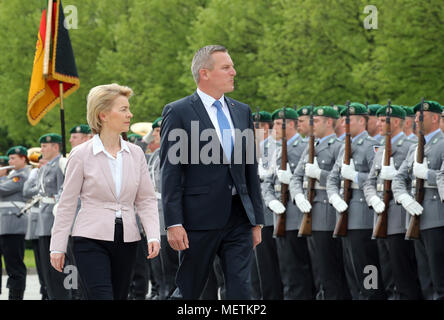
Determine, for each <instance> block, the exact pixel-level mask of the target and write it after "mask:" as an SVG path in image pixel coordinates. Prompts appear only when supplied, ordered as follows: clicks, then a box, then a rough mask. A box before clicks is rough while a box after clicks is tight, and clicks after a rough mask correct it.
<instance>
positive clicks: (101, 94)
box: [86, 83, 133, 134]
mask: <svg viewBox="0 0 444 320" xmlns="http://www.w3.org/2000/svg"><path fill="white" fill-rule="evenodd" d="M132 95H133V90H132V89H131V88H130V87H126V86H121V85H118V84H117V83H112V84H104V85H100V86H97V87H94V88H92V89H91V90H90V91H89V93H88V97H87V98H86V101H87V103H86V120H87V121H88V125H89V126H90V127H91V130H92V132H93V133H94V134H95V133H100V131H101V130H102V121H101V120H100V117H99V114H100V112H104V111H108V110H110V109H111V106H112V103H113V101H114V100H115V99H116V98H117V97H118V96H124V97H127V98H128V99H129V98H130V97H131V96H132Z"/></svg>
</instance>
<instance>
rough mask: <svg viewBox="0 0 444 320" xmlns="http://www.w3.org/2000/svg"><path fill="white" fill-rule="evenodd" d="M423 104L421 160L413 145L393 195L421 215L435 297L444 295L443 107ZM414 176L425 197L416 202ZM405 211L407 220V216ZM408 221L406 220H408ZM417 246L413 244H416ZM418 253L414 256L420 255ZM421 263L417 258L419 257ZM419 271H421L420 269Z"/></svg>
mask: <svg viewBox="0 0 444 320" xmlns="http://www.w3.org/2000/svg"><path fill="white" fill-rule="evenodd" d="M420 107H421V103H419V104H417V105H416V106H415V107H414V111H415V113H416V119H415V121H416V126H417V127H418V128H419V125H420V123H419V114H420V112H419V110H420ZM423 108H424V122H423V124H424V135H425V136H424V137H425V142H426V144H425V146H424V161H423V163H418V162H416V150H417V147H415V146H412V147H411V148H410V150H409V154H408V156H407V158H406V160H405V161H404V162H403V163H402V165H401V167H400V168H399V170H398V174H397V175H396V176H395V178H394V180H393V182H392V190H393V195H394V198H395V200H396V202H397V203H400V204H401V205H402V206H403V207H404V209H405V210H406V211H407V213H408V214H409V215H420V230H421V232H420V240H415V242H417V241H419V242H420V243H421V244H422V245H423V246H424V248H425V256H426V257H425V258H426V259H427V262H428V265H429V270H430V277H431V280H432V284H433V288H434V291H435V297H434V298H435V299H439V300H442V299H444V273H443V272H442V270H444V246H442V243H444V203H443V201H442V200H443V195H444V193H443V190H444V184H443V179H442V170H443V167H442V163H443V159H444V134H443V132H442V131H441V130H440V129H439V121H440V116H441V113H442V107H441V105H440V104H439V103H438V102H435V101H425V102H424V104H423ZM416 178H419V179H424V180H425V181H424V201H423V202H422V204H419V203H418V202H417V201H416V200H415V199H414V198H413V197H412V196H411V195H410V192H409V191H410V190H409V189H410V186H411V185H414V183H413V182H415V181H416ZM409 215H408V218H407V220H410V219H409V218H410V217H409ZM407 223H409V221H408V222H407ZM415 249H416V246H415ZM423 258H424V257H423V256H422V255H417V259H418V260H420V259H423ZM418 263H420V261H418ZM420 272H421V271H420Z"/></svg>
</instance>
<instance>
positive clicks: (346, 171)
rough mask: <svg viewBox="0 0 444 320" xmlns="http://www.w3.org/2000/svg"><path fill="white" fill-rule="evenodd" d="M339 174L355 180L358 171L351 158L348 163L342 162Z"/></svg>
mask: <svg viewBox="0 0 444 320" xmlns="http://www.w3.org/2000/svg"><path fill="white" fill-rule="evenodd" d="M341 175H342V177H343V178H344V179H348V180H351V181H353V182H355V179H356V177H357V175H358V172H357V171H356V170H355V163H354V162H353V159H350V164H349V165H348V164H345V163H343V164H342V167H341Z"/></svg>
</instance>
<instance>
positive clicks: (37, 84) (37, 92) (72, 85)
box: [27, 0, 80, 126]
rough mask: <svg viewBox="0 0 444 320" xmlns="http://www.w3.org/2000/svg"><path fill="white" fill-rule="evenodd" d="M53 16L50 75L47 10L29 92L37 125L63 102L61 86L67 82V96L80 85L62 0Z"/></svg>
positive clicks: (30, 113) (30, 111)
mask: <svg viewBox="0 0 444 320" xmlns="http://www.w3.org/2000/svg"><path fill="white" fill-rule="evenodd" d="M52 12H53V14H52V17H51V30H52V32H51V42H52V54H50V57H49V67H48V76H47V77H46V78H45V76H44V75H43V65H44V56H45V52H44V48H45V35H46V12H45V10H43V13H42V17H41V20H40V28H39V32H38V39H37V45H36V51H35V57H34V66H33V69H32V76H31V85H30V87H29V95H28V111H27V115H28V120H29V122H30V123H31V125H33V126H34V125H36V124H37V123H38V122H39V121H40V120H41V119H42V118H43V117H44V116H45V114H46V113H47V112H48V111H49V110H51V109H52V108H53V107H54V106H55V105H56V104H58V103H60V86H59V83H60V82H63V97H64V98H66V97H68V96H69V95H71V94H72V93H73V92H75V91H76V90H77V89H78V88H79V87H80V79H79V76H78V74H77V68H76V62H75V60H74V53H73V50H72V46H71V40H70V39H69V34H68V30H67V29H66V28H65V27H64V21H65V15H64V14H63V7H62V2H61V1H60V0H56V1H54V3H53V10H52Z"/></svg>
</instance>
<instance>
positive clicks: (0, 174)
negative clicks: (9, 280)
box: [0, 156, 9, 294]
mask: <svg viewBox="0 0 444 320" xmlns="http://www.w3.org/2000/svg"><path fill="white" fill-rule="evenodd" d="M8 161H9V157H7V156H0V181H1V180H3V179H4V178H5V177H6V176H7V175H8V170H7V169H1V168H2V167H7V166H8V165H9V163H8ZM0 200H1V197H0ZM2 255H3V254H2V248H1V247H0V294H1V293H2V276H1V275H2V274H3V260H2Z"/></svg>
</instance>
